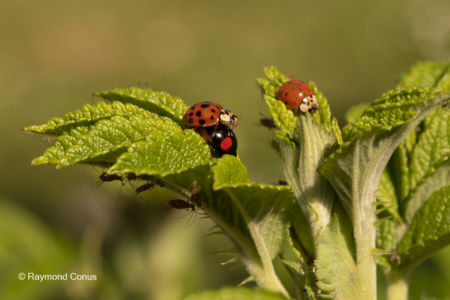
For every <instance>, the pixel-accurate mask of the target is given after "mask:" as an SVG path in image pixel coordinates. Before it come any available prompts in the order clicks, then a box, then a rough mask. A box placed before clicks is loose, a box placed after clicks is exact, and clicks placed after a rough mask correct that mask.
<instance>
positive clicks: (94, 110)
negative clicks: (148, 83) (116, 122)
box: [24, 101, 142, 135]
mask: <svg viewBox="0 0 450 300" xmlns="http://www.w3.org/2000/svg"><path fill="white" fill-rule="evenodd" d="M141 111H142V109H141V108H139V107H137V106H135V105H132V104H123V103H121V102H118V101H114V102H112V103H110V104H109V103H105V102H103V101H101V102H99V103H97V104H95V105H90V104H85V105H83V107H82V108H81V109H79V110H75V111H72V112H68V113H66V114H64V115H63V116H62V118H53V119H51V120H50V121H48V122H47V123H46V124H42V125H34V126H29V127H26V128H24V130H25V131H30V132H35V133H43V134H51V135H60V134H62V133H65V132H68V131H69V130H70V129H72V128H74V127H76V126H87V125H91V124H93V123H95V122H97V121H99V120H102V119H110V118H111V117H113V116H122V117H125V118H129V117H131V116H133V115H136V114H142V112H141Z"/></svg>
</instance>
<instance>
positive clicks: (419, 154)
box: [403, 109, 450, 217]
mask: <svg viewBox="0 0 450 300" xmlns="http://www.w3.org/2000/svg"><path fill="white" fill-rule="evenodd" d="M422 128H423V129H422V132H421V133H420V135H419V136H418V138H417V141H416V143H415V145H414V148H413V150H412V151H411V152H410V153H409V172H408V175H409V179H408V183H409V193H410V194H412V195H411V196H410V197H414V193H415V191H416V190H417V189H418V188H419V186H420V185H421V184H422V183H424V182H425V181H427V185H428V186H429V187H431V186H435V188H436V189H438V188H440V187H442V183H444V182H445V181H446V180H447V182H448V180H449V176H448V175H449V173H448V171H447V172H446V174H447V176H446V177H447V178H443V179H441V180H440V182H442V183H441V184H440V185H439V184H437V182H433V181H430V180H427V179H428V178H429V177H430V176H433V175H434V174H435V172H436V170H437V169H438V168H439V167H440V166H442V165H444V164H448V156H449V152H450V111H449V110H448V109H438V110H437V111H435V112H433V114H431V115H430V116H428V117H427V118H426V119H425V121H424V122H423V125H422ZM447 170H448V168H447ZM443 174H445V172H444V173H443ZM422 190H423V188H422ZM416 198H417V197H416ZM427 198H428V197H425V198H424V197H421V199H422V201H425V200H426V199H427ZM409 202H410V199H409V198H408V199H406V200H405V203H404V204H403V205H404V206H406V213H407V215H408V216H409V217H411V216H413V215H414V211H415V210H417V209H418V208H419V207H420V206H421V205H422V203H423V202H421V201H419V202H417V201H415V202H414V206H411V205H409Z"/></svg>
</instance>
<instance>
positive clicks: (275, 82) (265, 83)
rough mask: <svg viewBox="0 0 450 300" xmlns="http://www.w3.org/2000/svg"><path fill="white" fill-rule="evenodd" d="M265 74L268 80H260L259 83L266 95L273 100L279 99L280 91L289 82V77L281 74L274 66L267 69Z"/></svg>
mask: <svg viewBox="0 0 450 300" xmlns="http://www.w3.org/2000/svg"><path fill="white" fill-rule="evenodd" d="M264 73H266V76H267V78H268V79H265V78H258V79H257V81H258V83H259V84H260V86H261V88H262V90H263V92H264V94H265V95H267V96H269V97H271V98H277V94H278V90H279V89H280V87H281V86H282V85H283V83H285V82H286V81H288V80H289V77H287V76H286V75H284V74H283V73H280V72H279V71H278V70H277V68H275V67H274V66H270V67H265V68H264Z"/></svg>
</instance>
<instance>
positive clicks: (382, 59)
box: [0, 0, 450, 300]
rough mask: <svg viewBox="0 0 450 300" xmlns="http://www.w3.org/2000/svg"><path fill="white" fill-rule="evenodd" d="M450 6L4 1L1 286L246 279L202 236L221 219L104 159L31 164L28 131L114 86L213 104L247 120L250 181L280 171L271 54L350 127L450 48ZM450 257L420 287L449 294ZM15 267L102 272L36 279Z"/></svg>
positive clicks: (92, 289) (163, 290)
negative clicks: (353, 110)
mask: <svg viewBox="0 0 450 300" xmlns="http://www.w3.org/2000/svg"><path fill="white" fill-rule="evenodd" d="M449 16H450V2H449V1H448V0H376V1H375V0H369V1H359V0H348V1H326V0H321V1H301V0H295V1H294V0H278V1H275V0H271V1H266V0H260V1H239V0H227V1H225V0H222V1H211V0H190V1H183V0H159V1H157V0H153V1H151V0H150V1H144V0H130V1H117V0H109V1H105V0H101V1H81V0H80V1H56V0H54V1H52V0H41V1H26V0H4V1H1V3H0V66H1V67H0V141H1V145H2V146H1V148H0V170H1V172H0V178H1V180H0V299H157V300H159V299H167V300H173V299H175V300H176V299H179V298H180V297H182V296H184V295H186V294H189V293H191V292H195V291H200V290H204V289H210V288H218V287H221V286H224V285H237V284H238V283H239V282H240V281H242V280H243V279H245V277H246V274H245V270H243V269H242V267H240V266H239V265H236V264H235V265H221V262H223V261H225V260H226V257H221V256H218V255H214V254H211V253H212V252H214V251H217V250H221V249H226V248H229V247H230V244H229V243H228V241H227V240H226V239H225V238H224V237H223V236H210V237H205V236H204V235H205V234H207V233H208V232H209V228H210V227H211V226H212V224H211V223H210V222H209V221H208V220H204V219H202V218H200V217H199V216H198V215H193V214H190V213H187V212H173V211H171V210H169V209H168V208H167V205H166V204H165V203H164V202H163V201H162V200H161V197H159V196H158V195H159V193H160V192H161V191H158V190H156V191H152V192H151V193H143V194H141V195H139V196H136V195H135V193H134V188H135V187H133V186H130V185H125V186H122V185H121V184H120V183H116V184H102V185H98V179H97V177H98V175H99V174H100V172H101V171H102V170H100V169H98V168H97V169H95V168H93V167H89V166H86V165H85V166H75V167H71V168H67V169H61V170H54V169H53V168H52V167H47V166H44V167H31V166H30V161H31V159H32V158H34V157H35V156H37V155H39V154H40V153H41V152H42V151H43V150H44V149H45V147H47V146H48V144H47V142H46V141H45V140H44V139H43V138H42V137H39V136H32V135H28V134H25V133H23V132H21V131H20V129H21V128H23V127H25V126H27V125H31V124H38V123H43V122H45V121H47V120H48V119H50V118H51V117H53V116H60V115H62V114H63V113H65V112H67V111H69V110H74V109H77V108H79V107H81V105H82V104H83V103H86V102H88V103H94V102H95V101H98V99H95V98H94V97H92V96H91V94H92V92H94V91H100V90H107V89H111V88H114V87H128V86H140V87H151V88H153V89H157V90H165V91H168V92H170V93H171V94H173V95H176V96H180V97H181V98H182V99H184V100H185V102H186V103H188V104H193V103H195V102H197V101H200V100H206V101H216V102H219V103H221V104H223V105H224V106H226V107H227V108H229V109H231V110H232V111H234V112H235V113H237V114H238V115H239V116H240V117H241V123H240V126H239V127H238V128H237V129H236V134H237V136H238V139H239V154H240V157H241V159H242V160H243V162H244V163H245V164H246V165H247V166H248V169H249V173H250V176H251V178H252V180H254V181H258V182H266V183H275V182H276V181H277V180H278V179H281V172H280V163H279V160H278V157H277V155H276V154H275V153H274V151H272V150H271V148H270V132H269V131H267V129H265V128H263V127H261V126H259V125H258V119H259V118H260V117H261V115H264V114H266V115H267V113H266V111H265V107H264V104H263V101H262V97H261V95H260V91H259V89H258V87H257V85H256V82H255V78H256V77H260V76H263V67H264V66H268V65H275V66H277V67H278V68H279V69H280V70H281V71H283V72H286V73H291V74H293V75H294V76H295V78H298V79H302V80H305V81H308V80H313V81H315V82H316V83H317V85H318V86H319V88H320V89H321V90H322V92H323V93H324V94H325V95H326V96H327V97H328V99H329V102H330V105H331V108H332V111H333V113H334V115H335V116H337V117H338V119H339V120H340V121H341V124H342V123H343V115H344V113H345V111H346V110H347V109H348V108H349V107H350V106H352V105H354V104H358V103H361V102H367V101H371V100H373V99H375V98H376V97H377V96H378V95H379V94H381V93H382V92H383V91H385V90H387V89H389V88H391V87H393V86H394V85H395V83H396V80H397V78H398V76H399V74H401V73H402V72H406V71H407V70H408V68H409V66H410V65H411V64H413V63H414V62H416V61H418V60H448V59H449V58H450V57H449V54H450V19H449ZM449 270H450V251H449V249H448V248H447V249H444V250H443V251H441V252H439V253H438V254H436V255H435V256H433V257H432V258H431V259H430V260H428V261H427V262H426V263H425V264H423V265H422V266H421V267H419V268H418V269H417V270H416V271H415V272H414V273H413V274H412V284H411V299H450V286H449V284H448V282H450V271H449ZM19 272H25V273H27V272H35V273H37V274H60V273H65V272H69V273H71V272H76V273H79V274H97V276H98V277H99V278H98V280H96V281H78V282H77V281H68V282H63V281H53V282H52V281H46V282H44V283H39V282H31V281H27V280H25V281H20V280H18V279H17V274H18V273H19ZM380 280H381V279H380ZM381 281H382V280H381ZM445 283H447V284H445ZM383 297H384V295H383V292H380V299H383Z"/></svg>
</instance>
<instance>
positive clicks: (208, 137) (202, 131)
mask: <svg viewBox="0 0 450 300" xmlns="http://www.w3.org/2000/svg"><path fill="white" fill-rule="evenodd" d="M196 131H197V132H198V133H199V134H200V135H201V136H202V138H203V139H204V140H205V142H206V143H207V144H208V145H209V144H211V134H210V132H209V130H208V127H199V128H197V129H196Z"/></svg>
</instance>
